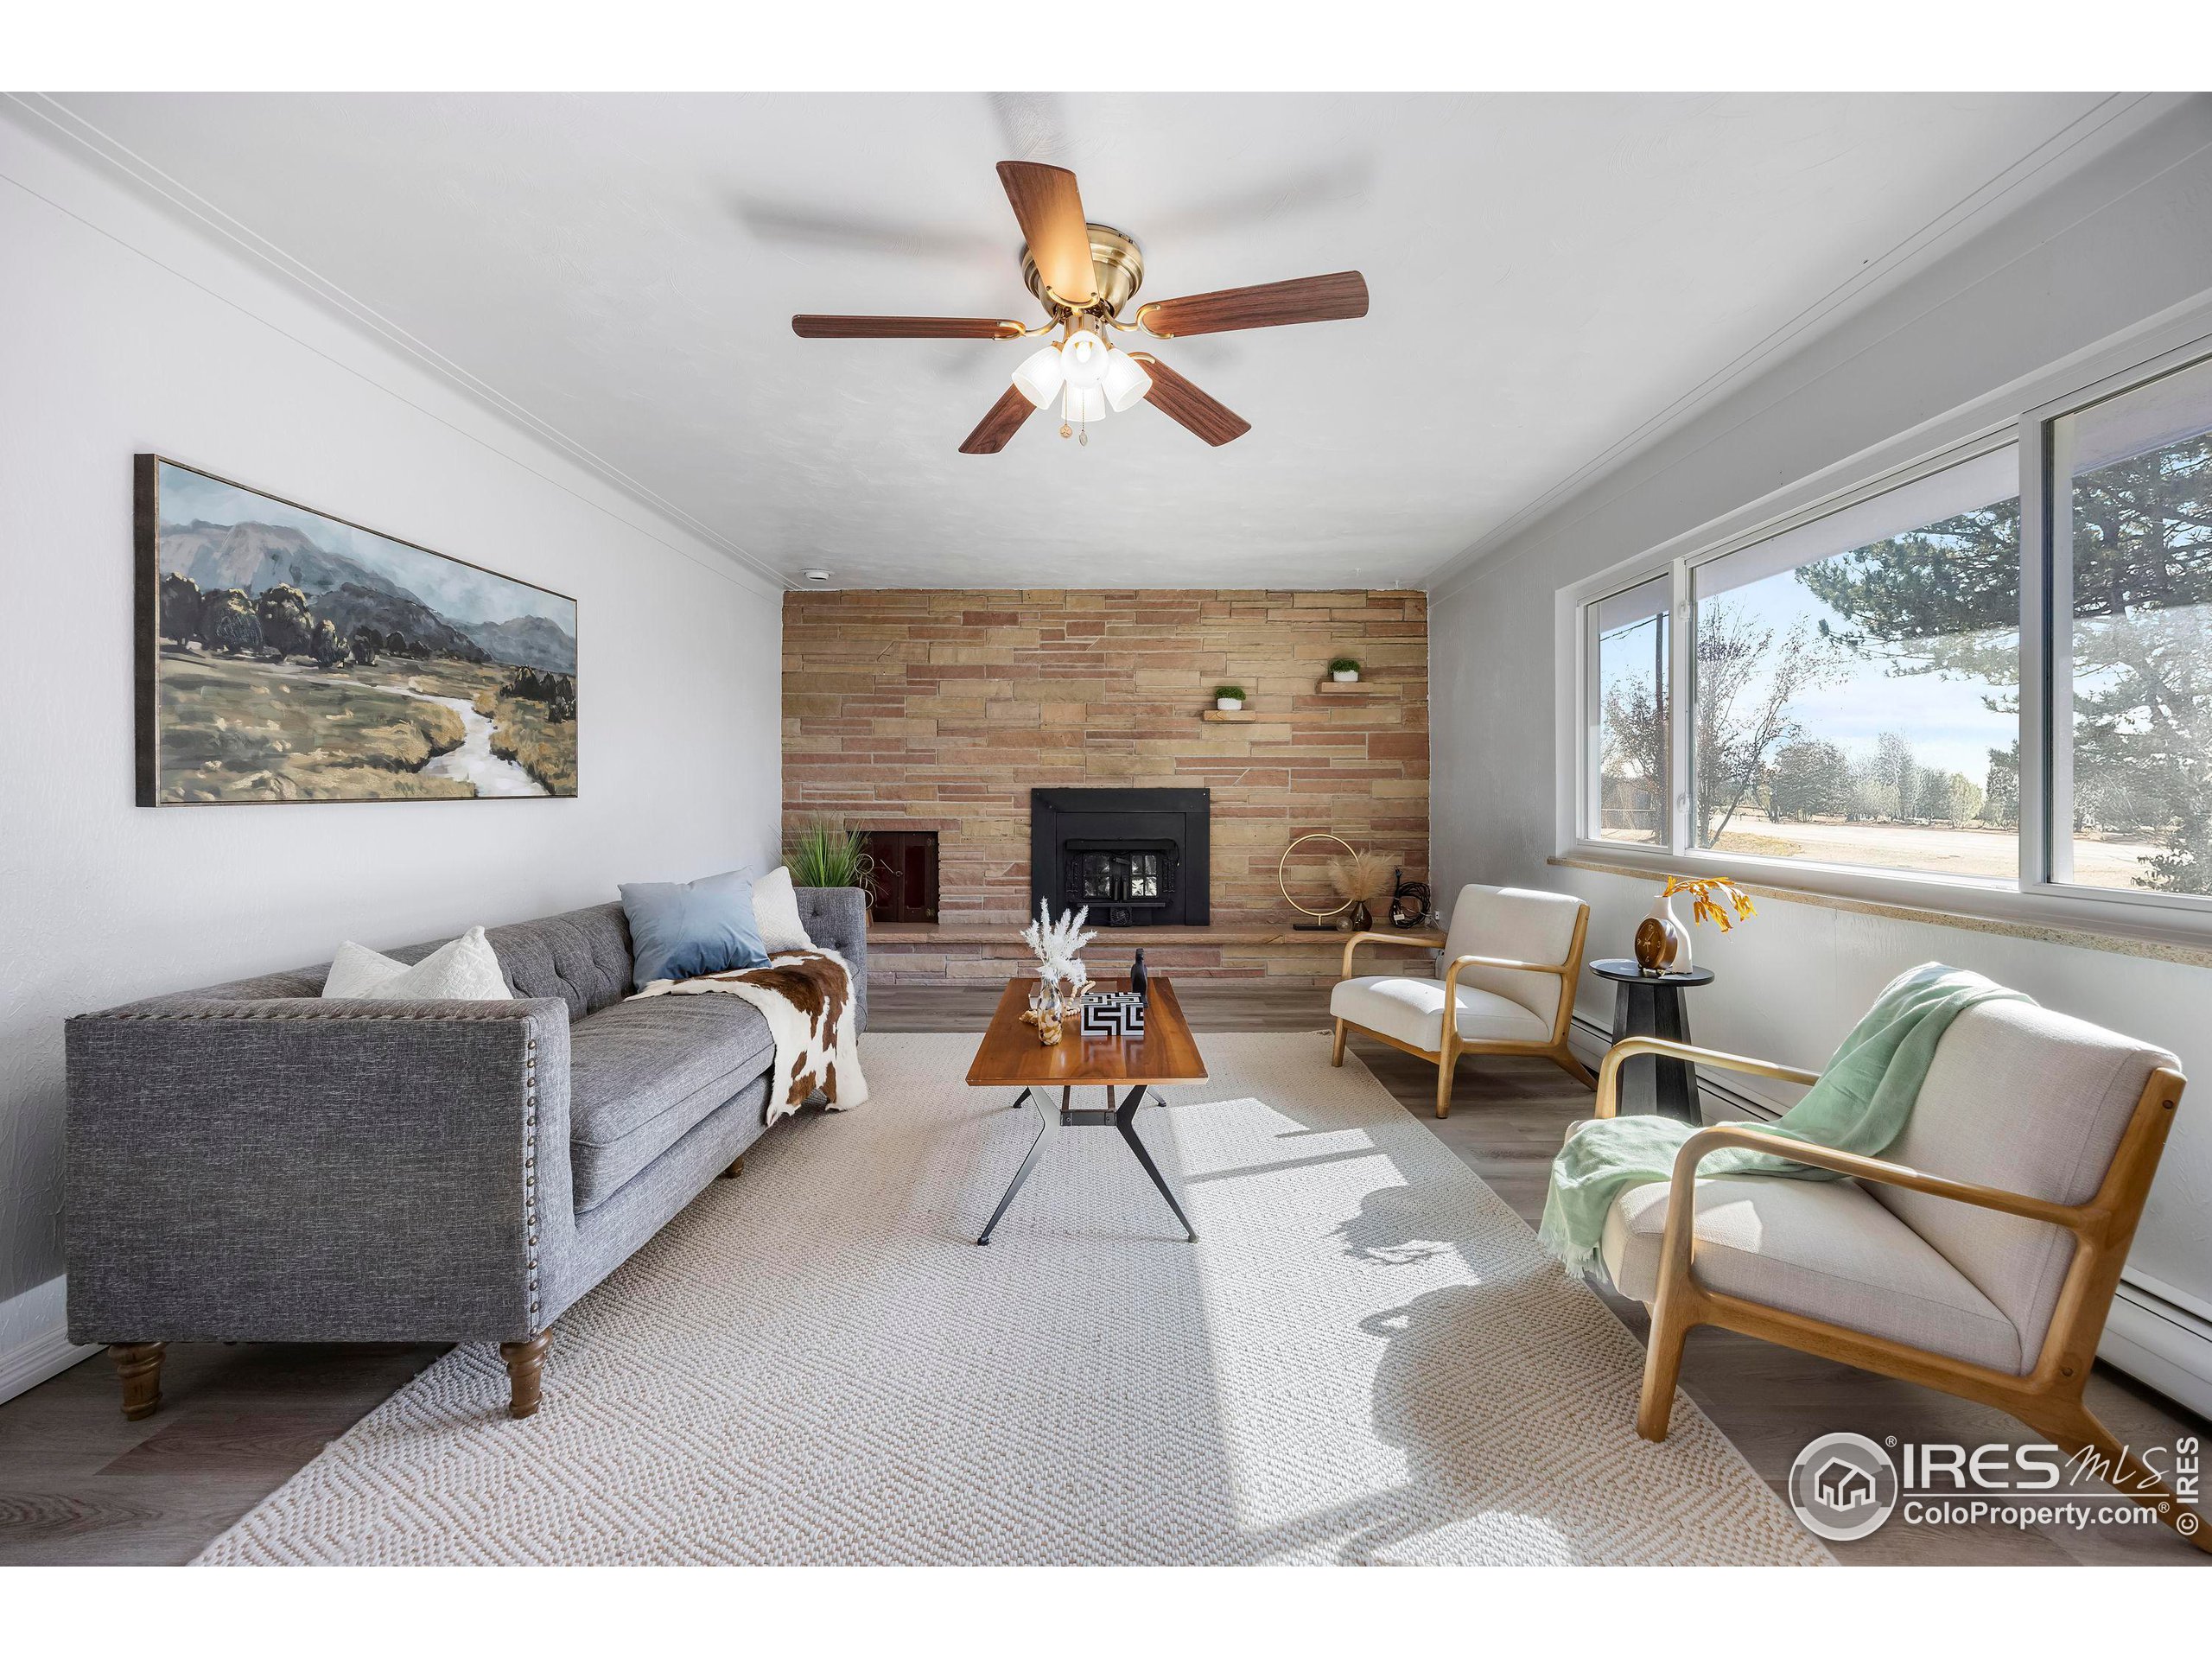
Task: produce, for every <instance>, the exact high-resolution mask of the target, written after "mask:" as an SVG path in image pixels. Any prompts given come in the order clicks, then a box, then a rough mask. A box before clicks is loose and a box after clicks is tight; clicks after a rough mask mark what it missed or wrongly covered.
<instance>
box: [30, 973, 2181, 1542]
mask: <svg viewBox="0 0 2212 1659" xmlns="http://www.w3.org/2000/svg"><path fill="white" fill-rule="evenodd" d="M1176 989H1177V991H1178V992H1179V994H1180V995H1181V997H1182V1001H1183V1004H1184V1007H1185V1012H1186V1013H1187V1014H1188V1015H1189V1017H1190V1020H1191V1024H1192V1027H1193V1028H1194V1029H1196V1030H1197V1031H1198V1032H1199V1033H1202V1034H1203V1033H1206V1032H1209V1031H1303V1030H1318V1029H1320V1028H1322V1027H1325V1026H1326V1025H1327V1023H1328V999H1327V993H1326V992H1325V991H1319V990H1309V989H1305V988H1281V987H1274V986H1269V985H1267V984H1264V983H1259V982H1228V983H1223V984H1219V985H1213V984H1208V983H1206V982H1203V981H1198V980H1183V981H1179V982H1177V986H1176ZM999 990H1000V988H999V987H997V986H994V985H975V986H942V987H940V986H928V987H923V986H885V987H882V988H876V989H872V990H871V992H870V994H869V998H868V1013H869V1020H870V1026H871V1028H872V1029H874V1030H875V1031H879V1032H895V1031H976V1032H980V1031H981V1030H982V1028H983V1027H984V1025H985V1024H986V1023H987V1022H988V1020H989V1018H990V1012H991V1008H992V1007H993V1006H994V1004H995V1002H996V1001H997V997H998V994H999ZM1354 1051H1355V1052H1357V1054H1358V1055H1359V1057H1360V1058H1361V1059H1362V1060H1363V1061H1364V1062H1365V1063H1366V1065H1367V1066H1368V1067H1369V1069H1370V1071H1373V1072H1374V1073H1375V1075H1376V1077H1377V1078H1378V1079H1380V1080H1381V1082H1382V1083H1383V1085H1384V1086H1385V1087H1386V1088H1388V1089H1389V1090H1390V1092H1391V1093H1392V1094H1393V1095H1394V1096H1395V1097H1396V1098H1397V1099H1398V1100H1399V1101H1400V1103H1402V1104H1403V1105H1404V1106H1405V1108H1406V1109H1407V1110H1408V1111H1409V1112H1411V1113H1412V1114H1414V1116H1416V1117H1417V1118H1419V1119H1420V1120H1421V1122H1423V1123H1425V1124H1426V1125H1427V1127H1428V1128H1431V1129H1432V1130H1433V1131H1434V1132H1435V1133H1436V1134H1437V1135H1438V1136H1439V1138H1440V1139H1441V1140H1442V1141H1444V1142H1445V1144H1446V1145H1447V1146H1449V1147H1451V1148H1452V1150H1453V1151H1454V1152H1455V1153H1457V1154H1459V1156H1460V1157H1461V1158H1462V1159H1464V1160H1465V1161H1466V1162H1467V1164H1468V1165H1469V1166H1470V1167H1471V1168H1472V1169H1473V1170H1474V1171H1475V1172H1476V1173H1478V1174H1479V1175H1480V1176H1481V1177H1482V1178H1483V1179H1484V1180H1485V1181H1487V1182H1488V1183H1489V1184H1490V1185H1491V1186H1492V1187H1493V1188H1494V1189H1496V1191H1497V1193H1498V1195H1499V1196H1500V1197H1502V1198H1504V1200H1505V1201H1506V1202H1507V1203H1508V1204H1510V1205H1512V1206H1513V1208H1514V1209H1515V1210H1516V1211H1518V1212H1519V1213H1520V1214H1521V1215H1522V1216H1523V1217H1527V1218H1528V1219H1529V1220H1530V1221H1531V1222H1533V1221H1534V1220H1535V1217H1536V1215H1537V1214H1538V1212H1539V1211H1541V1209H1542V1206H1543V1195H1544V1178H1545V1172H1546V1170H1547V1169H1548V1166H1549V1165H1550V1161H1551V1156H1552V1154H1553V1153H1554V1152H1555V1151H1556V1150H1557V1149H1558V1147H1559V1142H1560V1136H1561V1135H1562V1134H1564V1132H1565V1130H1566V1127H1567V1124H1568V1123H1570V1122H1573V1121H1574V1120H1576V1119H1577V1118H1579V1117H1583V1116H1588V1114H1589V1110H1590V1095H1589V1091H1588V1090H1585V1089H1582V1088H1580V1086H1578V1085H1577V1084H1574V1083H1573V1082H1571V1081H1570V1080H1569V1079H1568V1078H1567V1077H1565V1076H1564V1075H1563V1074H1561V1073H1560V1071H1557V1070H1556V1069H1555V1068H1554V1067H1553V1066H1551V1065H1548V1063H1546V1062H1543V1061H1540V1060H1510V1059H1489V1058H1475V1059H1469V1060H1466V1061H1463V1062H1462V1063H1461V1065H1460V1070H1459V1089H1458V1091H1457V1094H1456V1096H1455V1098H1454V1102H1453V1107H1452V1116H1451V1117H1450V1118H1449V1119H1447V1120H1446V1121H1444V1122H1438V1121H1437V1120H1436V1119H1435V1118H1434V1117H1433V1116H1431V1115H1430V1112H1431V1102H1432V1101H1433V1093H1434V1088H1435V1073H1434V1072H1433V1070H1431V1069H1430V1068H1427V1067H1425V1066H1423V1065H1421V1063H1420V1062H1419V1061H1417V1060H1414V1059H1413V1058H1411V1057H1409V1056H1407V1055H1403V1054H1401V1053H1398V1052H1396V1051H1395V1050H1393V1049H1388V1048H1384V1047H1383V1046H1381V1045H1379V1044H1371V1043H1364V1042H1360V1041H1358V1040H1357V1039H1355V1042H1354ZM1613 1306H1614V1310H1615V1312H1616V1313H1618V1314H1619V1315H1620V1316H1621V1318H1622V1319H1623V1320H1624V1322H1625V1323H1626V1324H1628V1325H1630V1328H1631V1329H1633V1330H1634V1331H1635V1332H1637V1335H1638V1336H1639V1337H1640V1336H1641V1335H1642V1334H1643V1311H1642V1310H1641V1309H1640V1308H1637V1307H1636V1306H1633V1305H1630V1304H1624V1303H1619V1302H1618V1301H1616V1302H1614V1303H1613ZM443 1351H444V1349H443V1347H442V1345H439V1344H416V1345H411V1346H399V1345H378V1346H366V1345H352V1346H336V1345H297V1346H277V1345H269V1344H238V1346H235V1347H231V1346H225V1345H219V1344H176V1345H173V1346H172V1347H171V1348H170V1349H169V1351H168V1365H167V1367H166V1370H165V1372H164V1376H163V1379H162V1383H163V1392H164V1394H165V1395H166V1396H167V1400H166V1402H165V1403H164V1404H163V1406H162V1409H161V1410H160V1411H159V1412H157V1413H156V1414H154V1415H153V1416H151V1417H149V1418H147V1419H146V1420H144V1421H142V1422H137V1423H130V1422H125V1421H124V1419H123V1415H122V1413H121V1412H120V1411H119V1410H118V1408H117V1401H118V1391H117V1384H116V1382H115V1378H114V1376H113V1373H112V1369H111V1367H110V1366H109V1364H108V1363H107V1361H106V1359H105V1357H99V1356H95V1357H93V1358H92V1359H91V1360H88V1361H87V1362H86V1363H83V1364H80V1365H78V1366H76V1367H74V1368H73V1369H72V1370H67V1371H65V1372H63V1373H62V1374H61V1375H60V1376H57V1377H55V1378H54V1379H53V1380H52V1381H50V1382H48V1383H44V1384H42V1385H41V1386H40V1387H38V1388H36V1389H32V1390H30V1392H29V1393H28V1394H25V1395H22V1396H20V1397H19V1398H17V1399H15V1400H13V1401H10V1402H8V1403H7V1404H5V1405H4V1406H0V1564H5V1565H29V1564H54V1565H60V1564H67V1563H118V1564H119V1563H159V1562H180V1561H186V1560H190V1559H191V1558H192V1557H193V1556H194V1554H197V1553H198V1552H199V1550H200V1548H201V1547H202V1546H204V1545H205V1544H206V1543H207V1541H209V1540H210V1539H212V1538H213V1537H214V1536H215V1535H216V1534H217V1533H219V1532H220V1531H221V1530H222V1529H224V1528H226V1527H227V1526H229V1525H230V1524H231V1523H232V1522H233V1521H235V1520H236V1519H237V1518H238V1516H241V1515H243V1514H245V1512H246V1511H247V1510H250V1509H251V1508H252V1507H253V1505H254V1504H255V1503H257V1502H259V1501H260V1500H261V1499H262V1498H263V1497H266V1496H267V1495H268V1494H269V1493H270V1492H271V1491H275V1490H276V1489H277V1487H278V1486H279V1485H281V1484H283V1482H284V1481H285V1480H286V1479H287V1478H289V1477H290V1476H291V1475H292V1474H293V1473H294V1472H295V1471H296V1470H298V1469H299V1468H300V1467H301V1466H302V1465H304V1464H305V1463H306V1462H307V1461H308V1459H311V1458H312V1457H314V1456H315V1453H316V1452H318V1451H320V1450H321V1448H322V1446H324V1445H326V1444H327V1442H328V1441H330V1440H334V1439H335V1438H336V1437H337V1436H338V1435H339V1434H340V1433H344V1432H345V1430H346V1428H348V1427H351V1426H352V1425H353V1423H354V1422H355V1421H358V1420H359V1418H360V1417H362V1416H363V1415H364V1414H366V1413H367V1412H368V1411H369V1410H371V1409H372V1408H374V1407H375V1406H376V1405H378V1403H380V1402H382V1401H384V1400H385V1399H386V1398H387V1397H389V1396H390V1395H391V1394H392V1393H393V1392H394V1391H395V1390H397V1389H398V1388H399V1387H401V1386H402V1385H403V1384H404V1383H406V1382H407V1381H408V1380H409V1379H410V1378H411V1377H413V1376H415V1375H416V1373H418V1372H419V1371H421V1370H423V1368H424V1367H425V1366H427V1365H428V1364H429V1363H430V1362H431V1361H432V1360H434V1359H435V1358H436V1357H438V1356H439V1355H440V1354H441V1353H442V1352H443ZM1682 1384H1683V1387H1684V1388H1685V1389H1688V1392H1689V1394H1690V1395H1691V1397H1692V1398H1694V1400H1696V1402H1698V1404H1699V1405H1700V1407H1701V1408H1704V1410H1705V1411H1706V1413H1707V1415H1709V1416H1710V1417H1712V1418H1713V1421H1714V1422H1716V1423H1717V1424H1719V1427H1720V1428H1721V1430H1722V1432H1723V1433H1726V1435H1727V1436H1728V1438H1729V1439H1730V1440H1732V1441H1733V1442H1734V1443H1735V1444H1736V1446H1738V1448H1739V1449H1740V1450H1741V1451H1742V1452H1743V1453H1744V1455H1745V1458H1746V1459H1749V1460H1750V1462H1751V1465H1752V1466H1753V1467H1754V1468H1755V1469H1757V1470H1758V1472H1759V1474H1760V1476H1761V1477H1762V1478H1764V1479H1766V1480H1767V1481H1768V1482H1769V1483H1770V1484H1772V1485H1774V1486H1775V1487H1776V1488H1777V1490H1779V1489H1780V1487H1781V1484H1782V1483H1783V1480H1784V1478H1786V1477H1787V1475H1788V1473H1789V1464H1790V1460H1791V1459H1793V1458H1795V1457H1796V1454H1797V1452H1798V1450H1799V1448H1800V1447H1802V1446H1803V1445H1804V1444H1805V1443H1806V1442H1807V1441H1808V1440H1811V1439H1813V1438H1814V1437H1815V1435H1818V1434H1822V1433H1828V1432H1829V1431H1831V1430H1834V1429H1844V1428H1849V1429H1856V1430H1858V1431H1859V1432H1860V1433H1866V1434H1871V1435H1872V1436H1874V1437H1875V1438H1877V1439H1880V1438H1881V1437H1883V1436H1885V1435H1891V1434H1894V1435H1896V1436H1897V1437H1898V1438H1899V1439H1901V1440H1904V1439H1910V1440H1952V1441H1957V1442H1959V1443H1961V1444H1963V1445H1967V1446H1974V1445H1977V1444H1980V1443H1981V1442H1982V1441H1985V1440H2013V1439H2020V1440H2024V1439H2025V1438H2027V1435H2026V1432H2025V1431H2024V1430H2022V1429H2020V1428H2019V1427H2018V1425H2015V1424H2013V1423H2012V1421H2011V1420H2010V1419H2008V1418H2005V1417H2004V1416H2003V1415H2002V1414H1999V1413H1996V1412H1992V1411H1988V1410H1986V1409H1984V1408H1980V1407H1977V1406H1972V1405H1968V1404H1967V1403H1966V1402H1962V1401H1955V1400H1952V1399H1949V1398H1948V1397H1946V1396H1944V1395H1937V1394H1933V1393H1930V1392H1929V1391H1928V1390H1926V1389H1919V1388H1916V1387H1914V1386H1912V1385H1911V1384H1909V1383H1892V1382H1889V1381H1887V1380H1885V1379H1884V1378H1881V1377H1876V1376H1868V1375H1867V1374H1866V1373H1864V1372H1861V1371H1855V1370H1851V1369H1849V1368H1848V1367H1846V1366H1841V1365H1836V1364H1832V1363H1827V1362H1824V1361H1821V1360H1815V1359H1812V1358H1808V1357H1805V1356H1803V1355H1799V1354H1793V1353H1790V1352H1788V1351H1785V1350H1783V1349H1779V1348H1774V1347H1770V1346H1769V1345H1767V1344H1764V1343H1758V1342H1754V1341H1752V1340H1751V1339H1750V1338H1740V1337H1736V1336H1733V1335H1731V1334H1729V1333H1727V1332H1711V1331H1703V1332H1697V1333H1696V1334H1694V1336H1693V1337H1692V1338H1690V1345H1689V1353H1688V1359H1687V1361H1686V1362H1685V1363H1684V1366H1683V1372H1682ZM2089 1403H2090V1405H2091V1407H2092V1408H2093V1409H2094V1410H2095V1411H2096V1412H2097V1414H2099V1415H2100V1416H2101V1417H2102V1418H2103V1419H2104V1420H2105V1421H2107V1423H2109V1424H2110V1425H2111V1426H2112V1427H2113V1429H2114V1430H2115V1431H2116V1432H2117V1433H2119V1435H2120V1438H2121V1439H2122V1440H2126V1441H2129V1442H2130V1443H2132V1444H2133V1445H2136V1446H2145V1445H2165V1444H2170V1443H2171V1440H2173V1439H2174V1438H2175V1437H2176V1436H2177V1434H2183V1433H2194V1434H2196V1435H2197V1436H2198V1437H2199V1438H2200V1439H2202V1438H2205V1437H2207V1436H2208V1435H2212V1427H2208V1425H2206V1424H2205V1423H2204V1422H2203V1421H2201V1420H2198V1419H2196V1418H2195V1417H2193V1416H2191V1415H2190V1414H2188V1413H2187V1412H2185V1411H2183V1409H2182V1408H2180V1407H2178V1406H2177V1405H2175V1404H2173V1403H2172V1402H2169V1401H2166V1400H2164V1399H2163V1398H2161V1397H2160V1396H2158V1395H2155V1394H2152V1393H2151V1392H2150V1391H2149V1390H2147V1389H2143V1388H2142V1387H2140V1386H2139V1384H2137V1383H2134V1382H2133V1381H2132V1380H2131V1379H2129V1378H2126V1377H2124V1376H2120V1374H2119V1373H2117V1372H2114V1371H2111V1370H2108V1369H2107V1368H2106V1367H2104V1366H2101V1365H2100V1366H2099V1367H2098V1370H2097V1375H2096V1376H2095V1377H2094V1379H2093V1380H2092V1381H2091V1383H2090V1386H2089ZM1834 1548H1835V1551H1836V1554H1837V1555H1838V1556H1839V1557H1840V1558H1841V1559H1842V1560H1845V1561H1847V1562H1850V1563H1868V1564H1879V1565H1894V1564H1910V1563H1952V1564H1961V1565H1964V1564H1977V1563H1990V1564H1999V1563H2002V1564H2012V1565H2032V1564H2054V1565H2057V1564H2065V1563H2069V1562H2094V1563H2112V1564H2149V1563H2154V1562H2155V1563H2173V1564H2186V1565H2194V1566H2203V1565H2206V1564H2208V1563H2207V1558H2206V1557H2205V1556H2204V1555H2202V1554H2200V1553H2199V1552H2197V1551H2196V1550H2194V1549H2192V1548H2190V1547H2189V1546H2187V1545H2185V1544H2183V1543H2182V1542H2181V1541H2179V1540H2178V1539H2177V1538H2175V1537H2174V1536H2173V1535H2172V1534H2171V1533H2170V1532H2168V1531H2166V1530H2165V1529H2164V1528H2152V1527H2112V1528H2107V1529H2103V1530H2101V1531H2089V1532H2082V1533H2076V1532H2071V1531H2067V1532H2058V1531H2049V1530H2044V1529H2030V1530H2025V1531H2013V1530H2008V1529H2000V1528H1997V1527H1993V1526H1981V1527H1971V1528H1968V1527H1961V1528H1951V1529H1944V1528H1928V1527H1908V1526H1905V1525H1904V1524H1902V1523H1901V1522H1896V1521H1892V1522H1891V1523H1890V1524H1889V1525H1888V1526H1886V1527H1885V1528H1884V1529H1882V1530H1881V1531H1879V1532H1878V1533H1876V1534H1875V1535H1873V1536H1872V1538H1869V1539H1866V1540H1865V1541H1862V1542H1860V1543H1857V1544H1841V1545H1837V1546H1835V1547H1834Z"/></svg>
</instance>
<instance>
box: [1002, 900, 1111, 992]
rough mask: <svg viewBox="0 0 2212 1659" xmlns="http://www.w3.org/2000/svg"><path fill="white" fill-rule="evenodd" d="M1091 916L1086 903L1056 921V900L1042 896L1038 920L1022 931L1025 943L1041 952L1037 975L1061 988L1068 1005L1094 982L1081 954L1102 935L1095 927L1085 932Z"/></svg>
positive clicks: (1022, 938) (1061, 915)
mask: <svg viewBox="0 0 2212 1659" xmlns="http://www.w3.org/2000/svg"><path fill="white" fill-rule="evenodd" d="M1089 920H1090V906H1088V905H1085V906H1084V907H1083V908H1082V909H1081V910H1078V911H1077V912H1074V913H1073V914H1072V915H1071V914H1069V913H1068V912H1066V911H1062V912H1060V918H1059V920H1058V921H1057V922H1056V921H1054V920H1053V919H1052V901H1051V900H1049V899H1039V900H1038V901H1037V919H1036V920H1035V921H1033V922H1032V923H1030V924H1029V925H1028V926H1027V927H1025V928H1023V929H1022V930H1021V942H1022V943H1023V944H1026V945H1027V946H1028V947H1029V948H1030V949H1031V950H1033V951H1035V952H1036V953H1037V977H1038V978H1039V979H1041V980H1043V981H1044V982H1045V983H1046V984H1047V985H1050V986H1052V987H1054V988H1058V990H1059V991H1060V993H1061V999H1060V1000H1061V1002H1062V1004H1063V1005H1064V1006H1065V1005H1071V1004H1072V1003H1073V1002H1074V1001H1075V999H1076V998H1077V997H1078V996H1080V995H1082V994H1083V988H1084V986H1086V985H1088V984H1089V983H1090V974H1089V973H1088V972H1087V971H1086V970H1085V969H1084V965H1083V961H1082V956H1081V953H1082V950H1083V947H1084V945H1086V944H1090V942H1091V941H1092V940H1093V939H1095V938H1097V937H1098V934H1097V931H1096V930H1095V929H1094V930H1092V931H1089V932H1085V931H1084V923H1085V922H1087V921H1089Z"/></svg>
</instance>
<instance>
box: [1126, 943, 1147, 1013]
mask: <svg viewBox="0 0 2212 1659" xmlns="http://www.w3.org/2000/svg"><path fill="white" fill-rule="evenodd" d="M1145 979H1146V975H1145V971H1144V952H1143V951H1141V950H1140V951H1138V952H1137V959H1136V960H1135V962H1133V963H1130V964H1129V988H1130V989H1131V990H1133V991H1135V993H1136V994H1137V995H1139V996H1142V997H1144V998H1145V1000H1146V1001H1151V998H1150V996H1149V995H1147V992H1146V990H1145Z"/></svg>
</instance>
